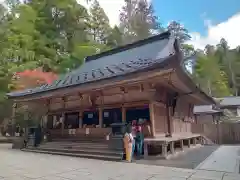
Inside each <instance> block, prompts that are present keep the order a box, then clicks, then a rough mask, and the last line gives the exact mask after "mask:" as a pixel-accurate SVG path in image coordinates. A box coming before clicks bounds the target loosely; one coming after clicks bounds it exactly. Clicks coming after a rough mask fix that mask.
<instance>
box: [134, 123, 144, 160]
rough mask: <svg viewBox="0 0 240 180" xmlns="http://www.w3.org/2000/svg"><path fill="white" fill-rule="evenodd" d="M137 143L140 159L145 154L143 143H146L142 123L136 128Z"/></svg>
mask: <svg viewBox="0 0 240 180" xmlns="http://www.w3.org/2000/svg"><path fill="white" fill-rule="evenodd" d="M135 142H136V148H137V157H140V156H142V154H143V142H144V135H143V131H142V126H141V122H140V121H138V122H137V126H136V138H135Z"/></svg>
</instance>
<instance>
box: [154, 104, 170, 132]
mask: <svg viewBox="0 0 240 180" xmlns="http://www.w3.org/2000/svg"><path fill="white" fill-rule="evenodd" d="M154 113H155V114H154V116H155V118H154V119H155V132H156V134H163V133H166V132H167V118H166V109H165V107H163V106H160V105H156V104H154Z"/></svg>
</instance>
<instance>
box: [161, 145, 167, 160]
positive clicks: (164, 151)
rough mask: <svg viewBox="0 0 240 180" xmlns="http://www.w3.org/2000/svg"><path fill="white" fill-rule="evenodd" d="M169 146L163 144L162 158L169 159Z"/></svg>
mask: <svg viewBox="0 0 240 180" xmlns="http://www.w3.org/2000/svg"><path fill="white" fill-rule="evenodd" d="M167 146H168V144H167V143H166V142H165V143H163V144H162V157H163V158H166V157H167Z"/></svg>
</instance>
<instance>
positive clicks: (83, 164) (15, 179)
mask: <svg viewBox="0 0 240 180" xmlns="http://www.w3.org/2000/svg"><path fill="white" fill-rule="evenodd" d="M0 157H1V161H0V177H1V178H0V180H1V179H2V180H33V179H35V180H186V179H188V180H239V179H240V175H238V174H234V173H225V172H217V171H205V170H190V169H180V168H170V167H163V166H153V165H150V166H149V165H142V164H134V163H117V162H108V161H97V160H89V159H81V158H72V157H65V156H53V155H45V154H34V153H26V152H21V151H18V150H12V149H9V146H6V145H5V146H3V145H1V146H0Z"/></svg>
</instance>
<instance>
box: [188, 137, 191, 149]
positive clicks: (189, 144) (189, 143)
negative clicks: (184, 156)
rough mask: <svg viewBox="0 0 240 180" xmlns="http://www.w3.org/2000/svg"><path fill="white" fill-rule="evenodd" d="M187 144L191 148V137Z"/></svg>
mask: <svg viewBox="0 0 240 180" xmlns="http://www.w3.org/2000/svg"><path fill="white" fill-rule="evenodd" d="M187 145H188V147H189V148H190V147H191V139H188V140H187Z"/></svg>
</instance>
